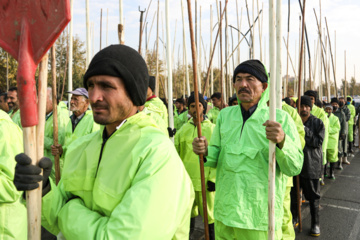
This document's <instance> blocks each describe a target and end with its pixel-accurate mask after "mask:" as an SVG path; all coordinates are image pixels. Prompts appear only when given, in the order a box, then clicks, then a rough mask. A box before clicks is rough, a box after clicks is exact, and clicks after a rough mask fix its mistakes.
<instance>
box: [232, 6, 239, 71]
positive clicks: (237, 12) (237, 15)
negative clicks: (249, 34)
mask: <svg viewBox="0 0 360 240" xmlns="http://www.w3.org/2000/svg"><path fill="white" fill-rule="evenodd" d="M235 2H236V24H237V28H238V29H239V31H238V41H239V40H240V20H239V7H238V0H236V1H235ZM233 50H234V49H233ZM239 64H240V48H238V51H237V58H236V66H237V65H239ZM234 67H235V66H234Z"/></svg>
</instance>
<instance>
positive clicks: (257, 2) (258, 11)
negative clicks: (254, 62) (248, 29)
mask: <svg viewBox="0 0 360 240" xmlns="http://www.w3.org/2000/svg"><path fill="white" fill-rule="evenodd" d="M256 5H257V14H258V16H260V9H259V0H256ZM254 23H255V21H254ZM258 26H259V47H260V61H261V62H262V39H261V38H262V30H261V24H260V21H259V24H258ZM239 30H240V29H239ZM254 32H255V31H254ZM280 42H281V40H280Z"/></svg>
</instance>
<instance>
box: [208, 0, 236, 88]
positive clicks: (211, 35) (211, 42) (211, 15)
mask: <svg viewBox="0 0 360 240" xmlns="http://www.w3.org/2000/svg"><path fill="white" fill-rule="evenodd" d="M236 6H237V1H236ZM212 29H213V11H212V5H210V55H209V57H210V56H212V53H213V51H214V50H215V49H214V48H213V34H212V33H213V30H212ZM210 86H211V87H210V95H213V93H214V69H213V64H212V62H211V63H210Z"/></svg>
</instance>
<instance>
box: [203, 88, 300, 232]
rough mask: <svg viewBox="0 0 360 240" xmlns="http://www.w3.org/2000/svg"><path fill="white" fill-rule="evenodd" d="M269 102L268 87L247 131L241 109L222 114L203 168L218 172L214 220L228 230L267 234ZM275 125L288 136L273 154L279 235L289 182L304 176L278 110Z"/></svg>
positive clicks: (292, 130)
mask: <svg viewBox="0 0 360 240" xmlns="http://www.w3.org/2000/svg"><path fill="white" fill-rule="evenodd" d="M268 100H269V87H268V88H267V89H266V90H265V91H264V92H263V93H262V95H261V99H260V101H259V103H258V106H257V109H256V110H255V112H254V113H253V114H252V115H251V117H250V118H249V119H248V120H247V121H246V122H245V124H244V125H243V117H242V113H241V109H240V106H232V107H227V108H224V109H222V110H221V112H220V114H219V116H218V119H217V123H216V126H215V128H214V132H213V135H212V137H211V140H210V144H209V147H208V156H207V157H206V158H207V162H206V163H205V166H208V167H216V168H217V171H216V185H217V186H218V187H217V188H216V195H215V219H216V220H217V221H220V222H222V223H223V224H225V225H227V226H230V227H234V228H240V229H249V230H259V231H267V229H268V194H267V193H268V165H269V163H268V158H269V140H268V139H267V138H266V131H265V126H263V123H264V122H266V121H267V120H269V108H268V106H267V101H268ZM239 104H241V102H240V101H239ZM276 121H277V122H279V123H280V124H281V125H282V128H283V130H284V132H285V134H286V137H285V142H284V146H283V148H282V149H279V148H277V147H276V151H275V154H276V162H277V165H276V178H275V192H276V196H275V199H276V202H275V230H276V231H277V230H280V231H281V225H282V219H283V200H284V194H285V188H286V185H287V182H288V177H289V176H295V175H298V174H299V173H300V171H301V169H302V165H303V152H302V148H301V143H300V138H299V134H298V132H297V130H296V125H295V123H294V121H293V120H292V118H291V117H290V116H289V114H287V113H286V112H284V111H282V110H281V109H277V110H276Z"/></svg>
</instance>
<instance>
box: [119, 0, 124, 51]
mask: <svg viewBox="0 0 360 240" xmlns="http://www.w3.org/2000/svg"><path fill="white" fill-rule="evenodd" d="M123 12H124V7H123V0H119V18H120V21H119V25H118V29H119V43H120V44H124V43H125V33H124V13H123Z"/></svg>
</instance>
